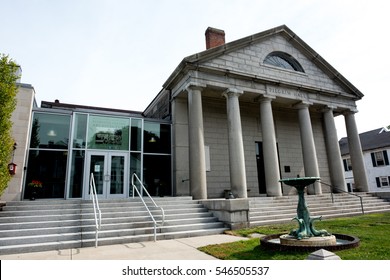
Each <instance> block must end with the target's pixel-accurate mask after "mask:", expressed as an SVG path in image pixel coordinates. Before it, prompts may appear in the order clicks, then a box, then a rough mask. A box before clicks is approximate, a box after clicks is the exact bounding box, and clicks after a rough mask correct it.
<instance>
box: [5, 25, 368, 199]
mask: <svg viewBox="0 0 390 280" xmlns="http://www.w3.org/2000/svg"><path fill="white" fill-rule="evenodd" d="M205 35H206V50H204V51H202V52H199V53H196V54H194V55H191V56H188V57H185V58H184V59H183V60H182V61H181V62H180V63H179V65H178V66H177V68H176V69H175V70H174V71H173V72H172V73H171V75H170V76H169V77H168V78H167V80H166V81H165V83H164V84H163V88H162V90H161V91H160V92H159V93H158V94H157V96H156V97H155V98H154V100H152V101H151V103H150V104H149V106H148V107H147V108H146V109H145V110H144V111H143V112H134V111H126V110H116V109H108V108H97V107H90V106H83V105H74V104H65V103H61V102H60V101H58V100H56V101H54V102H47V101H43V102H42V103H41V106H40V107H38V106H37V104H36V102H35V97H34V94H35V93H34V89H33V88H32V87H31V85H26V84H19V92H18V105H17V109H16V110H15V112H14V115H13V121H14V138H15V142H16V143H17V147H16V149H15V151H14V152H15V154H14V163H15V164H16V165H17V172H16V173H15V175H14V176H13V179H12V180H11V182H10V186H9V188H8V189H7V190H6V191H5V193H4V194H3V196H2V200H6V201H7V200H21V199H29V196H30V192H31V183H32V182H33V181H39V182H40V183H41V184H42V186H43V187H42V191H41V193H40V197H41V198H46V199H47V198H56V199H59V198H61V199H64V198H65V199H89V176H90V174H91V173H92V174H94V177H95V180H96V185H97V187H98V193H99V196H100V197H101V198H103V199H112V198H126V197H129V196H131V195H132V194H131V188H130V183H131V175H132V174H133V173H136V174H137V175H138V176H139V177H140V178H141V180H142V181H143V182H144V184H145V186H146V188H147V189H148V191H149V192H150V194H151V195H153V196H188V195H190V196H192V197H193V198H194V199H209V198H223V197H225V194H226V191H229V192H230V191H231V192H232V194H233V196H234V197H237V198H247V197H255V196H282V195H290V194H292V193H294V190H295V189H293V188H290V187H288V186H286V185H284V184H282V183H280V182H279V180H280V179H281V178H288V177H296V176H301V177H303V176H309V177H320V178H321V180H320V181H318V182H316V183H315V184H314V185H313V186H311V187H309V188H308V193H309V194H321V193H323V192H330V188H329V187H328V185H332V186H335V187H338V188H340V189H342V190H345V191H347V190H348V189H347V186H346V181H345V175H344V168H343V163H342V158H341V154H340V148H339V144H338V137H337V131H336V126H335V122H334V118H335V117H338V116H340V117H343V118H345V124H346V130H347V137H348V140H349V141H348V144H349V152H350V158H351V161H352V165H353V166H354V168H353V172H354V173H353V175H354V182H355V188H356V190H358V191H368V185H367V178H366V172H365V166H364V160H363V155H362V149H361V144H360V140H359V134H358V131H357V126H356V122H355V117H354V114H355V113H356V112H357V109H356V108H357V107H356V102H357V101H358V100H360V99H361V98H362V97H363V94H362V93H361V92H360V91H359V90H358V89H357V88H356V87H354V86H353V85H352V84H351V83H350V82H349V81H348V80H347V79H346V78H345V77H344V76H343V75H342V74H340V73H339V72H337V70H336V69H334V68H333V67H332V66H331V65H330V64H329V63H328V62H327V61H325V60H324V59H323V58H322V57H321V56H320V55H319V54H318V53H316V52H315V51H314V50H313V49H312V48H311V47H310V46H308V45H307V44H306V43H305V42H304V41H303V40H302V39H300V38H299V37H298V35H297V34H295V33H294V32H293V31H291V30H290V29H289V28H288V27H287V26H285V25H282V26H279V27H276V28H272V29H269V30H266V31H263V32H260V33H257V34H254V35H251V36H248V37H245V38H242V39H239V40H236V41H232V42H228V43H226V42H225V33H224V31H222V30H219V29H215V28H208V29H207V30H206V34H205ZM128 103H129V104H130V102H128ZM321 182H323V183H325V184H321Z"/></svg>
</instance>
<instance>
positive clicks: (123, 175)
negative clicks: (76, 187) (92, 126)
mask: <svg viewBox="0 0 390 280" xmlns="http://www.w3.org/2000/svg"><path fill="white" fill-rule="evenodd" d="M127 162H128V154H127V153H121V152H88V154H87V168H86V173H87V174H86V175H85V176H86V180H85V182H87V183H86V184H85V187H84V198H85V199H89V194H90V189H89V188H90V187H89V178H90V176H91V173H93V176H94V179H95V185H96V192H97V194H98V197H99V198H101V199H110V198H123V197H125V196H126V193H127V192H126V186H127V185H128V180H129V179H128V168H127Z"/></svg>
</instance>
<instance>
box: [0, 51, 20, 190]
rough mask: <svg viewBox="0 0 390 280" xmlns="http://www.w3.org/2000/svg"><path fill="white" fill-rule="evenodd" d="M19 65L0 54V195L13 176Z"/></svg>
mask: <svg viewBox="0 0 390 280" xmlns="http://www.w3.org/2000/svg"><path fill="white" fill-rule="evenodd" d="M18 67H19V66H18V65H17V64H16V63H15V62H14V61H13V60H12V59H10V58H9V57H8V56H7V55H4V54H0V195H1V194H3V192H4V190H5V189H6V188H7V185H8V182H9V180H10V178H11V177H10V175H9V172H8V164H9V163H10V160H11V156H12V151H13V144H14V140H13V139H12V135H11V129H12V121H11V115H12V112H13V111H14V110H15V107H16V92H17V86H16V81H17V79H18V76H17V70H18Z"/></svg>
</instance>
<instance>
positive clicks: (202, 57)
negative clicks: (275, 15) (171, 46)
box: [163, 25, 363, 99]
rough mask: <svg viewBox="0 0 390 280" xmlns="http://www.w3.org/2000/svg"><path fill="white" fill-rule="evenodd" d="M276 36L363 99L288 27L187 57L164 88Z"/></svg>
mask: <svg viewBox="0 0 390 280" xmlns="http://www.w3.org/2000/svg"><path fill="white" fill-rule="evenodd" d="M276 34H279V35H282V36H284V37H285V38H287V39H288V41H289V42H290V43H291V44H293V45H294V46H295V47H296V48H298V49H299V50H301V51H302V52H303V53H305V54H306V55H307V56H308V57H309V58H310V59H311V61H312V62H313V63H314V64H315V65H317V67H319V68H320V69H322V70H323V71H324V72H325V73H327V74H328V75H329V77H330V78H332V79H333V80H335V81H338V82H339V83H340V84H342V85H343V86H344V87H345V88H347V89H348V90H350V91H351V92H353V93H354V94H355V95H356V97H357V99H361V98H362V97H363V94H362V93H361V92H360V91H359V90H358V89H357V88H356V87H355V86H354V85H352V84H351V83H350V82H349V81H348V80H347V79H346V78H345V77H344V76H343V75H341V74H340V73H339V72H338V71H336V69H335V68H333V67H332V66H331V65H330V64H329V63H328V62H327V61H326V60H325V59H323V58H322V57H321V56H320V55H319V54H318V53H317V52H315V51H314V50H313V49H312V48H311V47H310V46H309V45H308V44H306V43H305V42H304V41H303V40H302V39H301V38H299V36H297V35H296V34H295V33H294V32H293V31H292V30H291V29H290V28H288V27H287V26H286V25H281V26H278V27H275V28H272V29H269V30H266V31H263V32H260V33H257V34H254V35H251V36H247V37H244V38H242V39H239V40H235V41H232V42H229V43H226V44H224V45H221V46H219V47H215V48H210V49H207V50H205V51H202V52H199V53H196V54H193V55H190V56H187V57H185V58H184V59H183V60H182V61H181V62H180V64H179V65H178V66H177V67H176V69H175V70H174V71H173V73H172V74H171V75H170V76H169V77H168V79H167V80H166V82H165V83H164V84H163V88H165V89H169V88H171V87H172V85H173V84H174V82H175V81H176V80H177V79H180V76H181V74H182V73H183V71H185V70H186V69H187V68H193V69H196V68H197V67H198V64H199V63H201V62H204V61H207V60H210V59H213V58H216V57H218V56H220V55H222V54H226V53H229V52H232V51H234V50H237V49H239V48H243V47H246V46H248V45H250V44H254V43H256V42H259V41H262V40H264V39H266V38H268V37H271V36H274V35H276Z"/></svg>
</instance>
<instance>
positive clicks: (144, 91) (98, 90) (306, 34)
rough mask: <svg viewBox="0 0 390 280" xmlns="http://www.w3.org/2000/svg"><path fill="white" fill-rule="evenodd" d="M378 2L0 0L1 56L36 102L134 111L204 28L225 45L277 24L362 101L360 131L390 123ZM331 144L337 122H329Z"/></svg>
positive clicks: (196, 43)
mask: <svg viewBox="0 0 390 280" xmlns="http://www.w3.org/2000/svg"><path fill="white" fill-rule="evenodd" d="M388 3H390V2H389V1H386V0H382V1H380V0H371V1H359V0H354V1H352V0H351V1H350V0H337V1H336V0H326V1H320V0H290V1H288V0H224V1H222V0H161V1H157V0H142V1H140V0H137V1H136V0H0V8H1V13H0V53H3V54H7V55H9V56H10V57H11V58H12V59H14V60H15V61H16V62H17V63H18V64H20V65H21V67H22V70H23V74H22V82H23V83H27V84H31V85H32V86H33V87H34V88H35V91H36V99H37V101H38V104H40V102H41V101H42V100H45V101H54V100H55V99H59V100H60V101H61V102H64V103H75V104H83V105H90V106H100V107H111V108H120V109H128V110H136V111H142V110H144V109H145V108H146V106H147V105H148V104H149V103H150V102H151V101H152V99H153V98H154V97H155V96H156V94H157V93H158V92H159V91H160V90H161V88H162V84H163V83H164V82H165V81H166V79H167V78H168V76H169V75H170V74H171V73H172V71H173V70H174V69H175V67H176V66H177V65H178V64H179V63H180V61H181V60H182V59H183V58H184V57H186V56H188V55H191V54H194V53H197V52H200V51H203V50H204V49H205V38H204V32H205V30H206V28H207V27H208V26H211V27H215V28H219V29H223V30H225V33H226V41H227V42H230V41H233V40H236V39H240V38H242V37H245V36H248V35H252V34H255V33H258V32H261V31H264V30H267V29H269V28H273V27H276V26H279V25H282V24H286V25H287V26H288V27H289V28H290V29H292V31H293V32H295V33H296V34H297V35H298V36H299V37H300V38H301V39H303V40H304V41H305V42H306V43H308V44H309V45H310V46H311V47H312V48H313V49H314V50H315V51H316V52H317V53H319V54H320V55H321V56H322V57H323V58H324V59H325V60H326V61H328V62H329V63H330V64H331V65H332V66H333V67H334V68H336V70H338V71H339V72H340V73H341V74H342V75H344V76H345V77H346V78H347V79H348V80H349V81H350V82H351V83H352V84H354V85H355V86H356V87H357V88H358V89H359V90H360V91H361V92H362V93H363V94H364V95H365V96H364V98H363V99H362V100H361V101H359V102H358V110H359V113H358V114H357V115H356V119H357V122H358V129H359V132H364V131H368V130H372V129H376V128H379V127H382V126H385V125H389V124H390V110H389V109H388V107H389V104H388V103H389V98H388V95H390V92H389V89H388V88H389V87H388V84H389V81H390V75H389V71H390V70H389V69H390V68H389V65H390V55H389V40H388V37H389V34H388V27H390V16H389V15H388V13H389V11H390V9H389V7H390V4H388ZM336 124H337V129H338V136H339V138H341V137H343V136H345V124H344V118H343V117H337V118H336Z"/></svg>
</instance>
